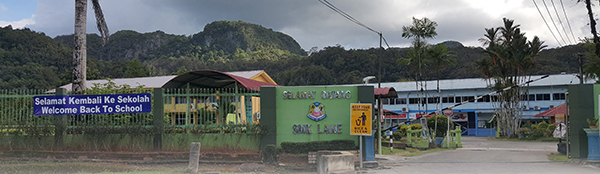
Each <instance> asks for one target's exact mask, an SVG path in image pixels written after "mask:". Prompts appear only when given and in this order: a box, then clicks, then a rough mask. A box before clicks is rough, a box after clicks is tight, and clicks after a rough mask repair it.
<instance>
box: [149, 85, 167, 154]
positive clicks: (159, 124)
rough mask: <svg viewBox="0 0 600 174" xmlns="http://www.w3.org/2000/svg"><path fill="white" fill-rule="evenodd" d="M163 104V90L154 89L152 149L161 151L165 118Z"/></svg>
mask: <svg viewBox="0 0 600 174" xmlns="http://www.w3.org/2000/svg"><path fill="white" fill-rule="evenodd" d="M164 107H165V104H164V102H163V89H162V88H154V108H152V115H154V118H153V121H154V141H153V144H154V149H156V150H162V134H163V132H164V124H163V122H164V117H165V115H164V114H165V112H164V111H165V108H164Z"/></svg>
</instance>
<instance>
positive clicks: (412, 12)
mask: <svg viewBox="0 0 600 174" xmlns="http://www.w3.org/2000/svg"><path fill="white" fill-rule="evenodd" d="M329 2H331V3H333V4H334V5H336V6H337V7H338V8H340V9H342V10H343V11H345V12H346V13H348V14H350V15H351V16H353V17H354V18H356V19H358V20H359V21H361V22H362V23H364V24H366V25H368V26H370V27H371V28H373V29H375V30H377V31H381V32H383V34H384V37H385V38H386V40H387V41H388V43H389V44H390V45H391V46H406V45H408V44H410V40H408V39H405V38H402V37H401V32H402V29H401V28H402V26H406V25H411V18H412V17H413V16H416V17H428V18H430V19H432V20H434V21H436V22H438V24H439V26H438V28H437V31H438V34H439V35H438V37H436V38H435V39H432V40H430V41H429V42H430V43H438V42H442V41H445V40H455V41H459V42H462V43H468V44H475V45H470V46H480V45H479V44H478V42H477V39H479V38H481V37H483V33H484V30H483V29H484V28H489V27H496V26H500V25H501V23H502V17H492V16H490V15H488V14H487V13H486V12H484V11H482V10H480V9H475V8H473V7H471V6H470V5H468V4H467V3H466V2H464V1H444V0H423V1H394V0H380V1H363V0H329ZM100 3H101V5H102V8H103V10H104V14H105V17H106V20H107V23H108V26H109V29H110V31H111V33H114V32H116V31H118V30H124V29H129V30H135V31H138V32H151V31H156V30H162V31H164V32H166V33H172V34H180V35H192V34H195V33H198V32H200V31H202V30H203V27H204V26H205V25H206V24H208V23H210V22H213V21H217V20H230V21H238V20H241V21H246V22H250V23H255V24H258V25H262V26H264V27H266V28H272V29H273V30H275V31H280V32H283V33H286V34H288V35H290V36H292V37H293V38H294V39H296V40H297V41H298V42H299V44H300V45H301V46H302V48H304V49H310V48H311V47H313V46H317V47H319V48H323V47H325V46H331V45H335V44H340V45H342V46H344V47H346V48H371V47H378V46H379V37H378V36H377V34H375V33H373V32H371V31H368V30H366V29H364V28H362V27H360V26H358V25H356V24H354V23H352V22H350V21H348V20H347V19H345V18H343V17H342V16H340V15H339V14H337V13H335V12H334V11H332V10H331V9H329V8H327V7H326V6H324V5H323V4H321V3H320V2H319V1H318V0H288V1H280V0H252V1H247V0H218V1H211V0H175V1H166V0H122V1H116V0H104V1H100ZM569 5H570V6H569ZM88 6H91V3H89V5H88ZM522 6H523V9H512V11H510V12H509V14H508V15H506V16H507V17H512V19H515V21H516V22H517V23H520V24H522V29H523V30H524V31H525V32H527V33H528V34H532V35H538V36H540V38H541V39H542V40H546V41H547V42H546V43H547V44H549V45H550V46H551V47H555V46H557V44H556V43H555V42H554V41H551V40H553V38H552V37H551V35H550V34H549V32H548V30H547V28H546V27H545V26H544V25H543V22H542V21H541V18H540V17H539V14H537V11H533V12H532V11H531V10H532V6H533V5H532V4H531V2H530V1H523V2H522ZM565 6H566V8H567V11H568V13H569V17H570V19H572V21H571V24H572V26H573V29H574V30H576V31H575V32H576V33H575V35H576V36H578V37H579V36H585V35H589V34H587V33H589V30H586V29H587V28H586V27H587V26H585V24H586V23H585V20H583V19H585V13H581V11H584V9H583V7H582V6H581V5H574V2H571V3H565ZM533 9H534V10H535V8H533ZM73 16H74V2H73V0H53V1H38V12H37V14H36V17H35V20H36V24H35V25H32V26H29V27H30V28H32V29H34V30H36V31H40V32H45V33H46V34H47V35H49V36H52V37H54V36H56V35H64V34H71V33H73V21H74V17H73ZM581 18H583V19H581ZM87 26H88V32H89V33H95V32H97V31H96V28H95V19H94V16H93V11H92V10H91V8H89V10H88V25H87ZM581 26H585V27H581ZM549 40H550V41H549Z"/></svg>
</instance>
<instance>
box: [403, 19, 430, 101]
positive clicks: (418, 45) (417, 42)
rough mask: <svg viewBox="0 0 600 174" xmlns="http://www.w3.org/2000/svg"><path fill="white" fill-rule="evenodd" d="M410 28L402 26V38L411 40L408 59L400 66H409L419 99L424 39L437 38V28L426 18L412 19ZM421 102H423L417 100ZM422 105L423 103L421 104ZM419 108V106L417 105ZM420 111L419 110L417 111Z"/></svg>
mask: <svg viewBox="0 0 600 174" xmlns="http://www.w3.org/2000/svg"><path fill="white" fill-rule="evenodd" d="M412 20H413V21H412V25H411V26H403V27H402V37H404V38H407V39H412V47H411V50H410V51H409V53H408V59H404V60H401V61H400V63H401V64H405V65H409V66H411V67H412V69H413V70H415V71H416V73H415V76H416V77H415V83H416V86H417V90H419V83H420V84H421V85H420V86H421V89H420V91H421V97H423V90H424V89H423V86H424V85H423V82H422V81H423V72H422V71H423V69H425V68H426V67H425V66H426V64H425V60H424V59H425V54H426V52H425V50H426V45H427V42H426V41H425V39H427V38H434V37H435V36H437V32H436V31H435V28H436V27H437V23H436V22H435V21H431V20H429V19H428V18H422V19H417V18H415V17H413V18H412ZM419 101H423V100H419ZM422 104H423V105H424V103H422ZM419 107H420V105H419ZM420 110H421V109H420V108H419V111H420Z"/></svg>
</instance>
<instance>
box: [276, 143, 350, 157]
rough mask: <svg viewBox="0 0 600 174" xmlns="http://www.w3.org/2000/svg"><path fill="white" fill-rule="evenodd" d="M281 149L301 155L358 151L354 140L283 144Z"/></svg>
mask: <svg viewBox="0 0 600 174" xmlns="http://www.w3.org/2000/svg"><path fill="white" fill-rule="evenodd" d="M281 148H282V149H283V151H284V152H286V153H293V154H301V153H308V152H315V151H319V150H355V149H358V148H357V147H356V145H355V143H354V141H352V140H332V141H312V142H282V143H281Z"/></svg>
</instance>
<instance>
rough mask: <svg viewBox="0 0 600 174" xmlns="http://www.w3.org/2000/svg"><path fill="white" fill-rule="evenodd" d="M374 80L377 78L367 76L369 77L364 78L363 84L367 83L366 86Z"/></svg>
mask: <svg viewBox="0 0 600 174" xmlns="http://www.w3.org/2000/svg"><path fill="white" fill-rule="evenodd" d="M374 78H375V76H367V77H365V78H363V82H365V85H366V84H369V80H371V79H374Z"/></svg>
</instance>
